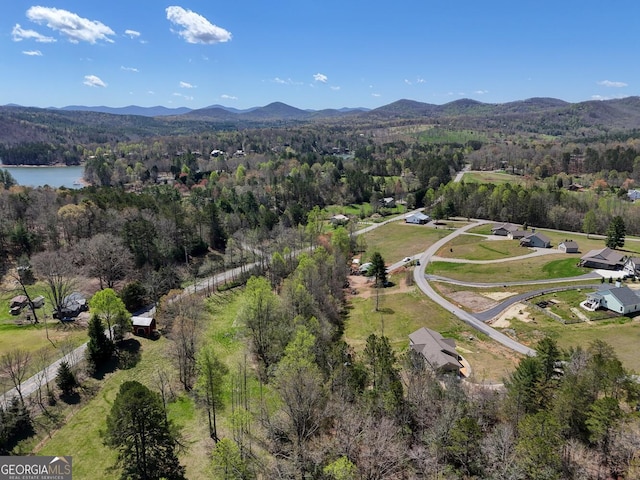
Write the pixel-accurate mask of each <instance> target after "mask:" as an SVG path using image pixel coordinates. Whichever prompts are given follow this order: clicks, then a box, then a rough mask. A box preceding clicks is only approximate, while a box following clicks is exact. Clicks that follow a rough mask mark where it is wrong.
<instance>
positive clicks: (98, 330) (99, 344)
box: [86, 313, 113, 373]
mask: <svg viewBox="0 0 640 480" xmlns="http://www.w3.org/2000/svg"><path fill="white" fill-rule="evenodd" d="M112 354H113V342H112V341H111V340H109V338H108V337H107V335H106V334H105V333H104V326H103V325H102V321H101V320H100V317H98V315H96V314H95V313H94V314H93V315H91V319H90V320H89V342H88V344H87V353H86V355H87V362H88V364H89V365H88V367H89V371H90V372H91V373H95V372H96V370H98V369H99V368H100V367H101V366H102V365H104V364H105V363H106V362H108V361H109V360H110V359H111V355H112Z"/></svg>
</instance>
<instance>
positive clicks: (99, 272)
mask: <svg viewBox="0 0 640 480" xmlns="http://www.w3.org/2000/svg"><path fill="white" fill-rule="evenodd" d="M79 251H81V252H82V253H81V260H82V262H83V263H84V265H85V266H86V267H87V270H88V273H89V274H90V275H91V276H93V277H97V278H98V280H99V281H100V288H101V289H102V288H105V286H106V288H114V286H115V284H116V282H118V281H119V280H123V279H124V278H126V276H127V274H128V272H129V271H130V270H131V268H132V266H133V255H131V252H130V251H129V249H128V248H127V247H126V245H125V244H124V242H123V241H122V239H121V238H120V237H117V236H115V235H112V234H110V233H99V234H97V235H94V236H93V237H91V238H90V239H89V240H84V241H82V242H81V247H79Z"/></svg>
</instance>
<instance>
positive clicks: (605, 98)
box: [591, 95, 609, 100]
mask: <svg viewBox="0 0 640 480" xmlns="http://www.w3.org/2000/svg"><path fill="white" fill-rule="evenodd" d="M591 100H609V97H603V96H602V95H591Z"/></svg>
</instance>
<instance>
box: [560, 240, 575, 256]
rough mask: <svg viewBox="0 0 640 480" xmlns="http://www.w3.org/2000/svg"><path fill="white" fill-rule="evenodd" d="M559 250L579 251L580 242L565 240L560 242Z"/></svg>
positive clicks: (565, 251)
mask: <svg viewBox="0 0 640 480" xmlns="http://www.w3.org/2000/svg"><path fill="white" fill-rule="evenodd" d="M558 250H560V251H562V252H564V253H578V244H577V243H576V242H574V241H573V240H565V241H564V242H560V243H559V244H558Z"/></svg>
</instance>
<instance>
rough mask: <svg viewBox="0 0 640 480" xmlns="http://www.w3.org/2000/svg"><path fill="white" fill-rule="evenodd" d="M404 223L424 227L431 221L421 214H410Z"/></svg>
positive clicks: (427, 216)
mask: <svg viewBox="0 0 640 480" xmlns="http://www.w3.org/2000/svg"><path fill="white" fill-rule="evenodd" d="M404 221H405V223H413V224H414V225H424V224H425V223H429V222H430V221H431V217H430V216H429V215H426V214H424V213H422V212H416V213H412V214H411V215H407V217H405V219H404Z"/></svg>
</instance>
